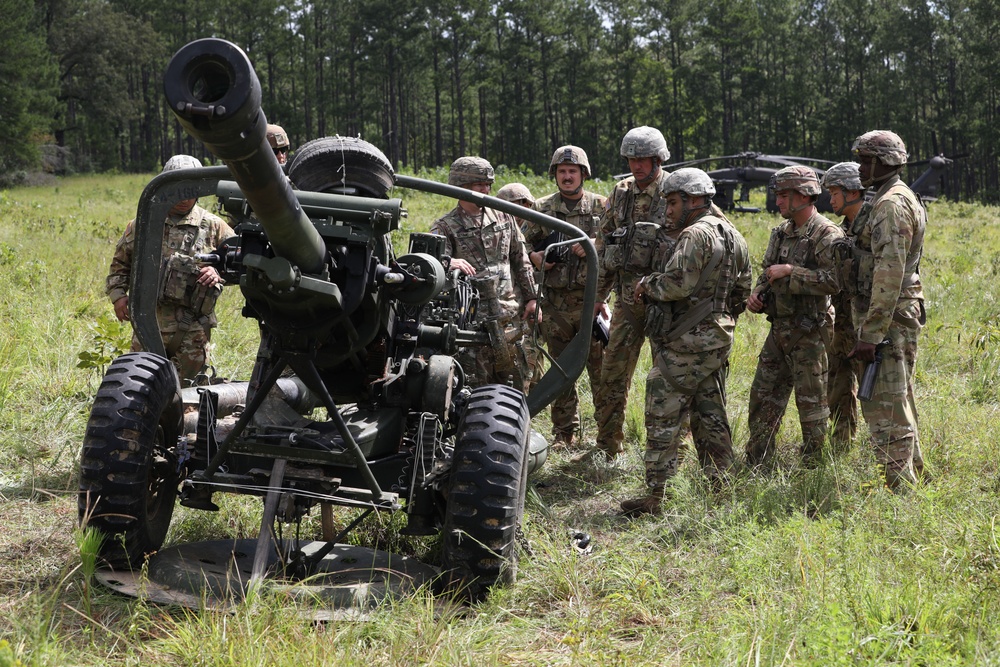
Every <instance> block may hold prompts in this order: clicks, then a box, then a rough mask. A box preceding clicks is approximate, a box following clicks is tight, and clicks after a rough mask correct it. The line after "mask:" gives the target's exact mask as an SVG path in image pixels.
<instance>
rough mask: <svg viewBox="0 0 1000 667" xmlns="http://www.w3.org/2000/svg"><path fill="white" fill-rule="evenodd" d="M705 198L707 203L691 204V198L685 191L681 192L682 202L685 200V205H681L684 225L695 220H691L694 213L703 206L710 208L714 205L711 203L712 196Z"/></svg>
mask: <svg viewBox="0 0 1000 667" xmlns="http://www.w3.org/2000/svg"><path fill="white" fill-rule="evenodd" d="M704 199H705V203H704V204H702V205H701V206H689V205H688V203H689V202H690V201H691V198H690V197H689V196H688V195H686V194H683V193H682V194H681V202H683V206H681V221H682V222H681V224H682V225H684V226H687V225H689V224H691V223H692V222H693V221H692V220H689V218H690V217H691V214H692V213H696V212H697V211H700V210H702V209H703V208H709V207H710V206H711V205H712V203H711V202H712V200H711V198H710V197H705V198H704Z"/></svg>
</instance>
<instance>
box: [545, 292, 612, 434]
mask: <svg viewBox="0 0 1000 667" xmlns="http://www.w3.org/2000/svg"><path fill="white" fill-rule="evenodd" d="M582 309H583V290H579V291H576V290H572V291H571V290H555V289H547V290H546V292H545V297H544V301H543V303H542V333H543V334H544V335H545V345H546V347H547V348H548V350H549V354H551V355H552V357H553V358H558V357H559V355H560V354H562V353H563V350H565V349H566V346H567V345H568V344H569V342H570V341H571V340H573V336H575V335H576V334H577V332H578V331H580V315H581V310H582ZM587 321H588V326H591V325H590V324H589V322H591V319H590V318H588V320H587ZM587 338H588V340H589V341H590V354H589V356H588V357H587V375H588V376H589V377H590V388H591V396H592V397H594V398H595V400H594V406H595V409H596V406H597V400H596V396H595V394H596V393H597V391H598V390H597V388H598V387H600V386H601V358H602V355H603V354H604V348H602V347H601V344H600V343H599V342H597V341H596V340H594V337H593V336H592V335H590V330H589V329H588V330H587ZM578 407H579V397H578V395H577V391H576V384H575V383H574V384H573V385H572V386H571V387H570V389H569V390H568V391H567V392H565V393H564V394H562V395H561V396H559V397H558V398H557V399H556V400H555V401H553V402H552V434H553V435H570V434H572V433H575V432H576V431H577V430H579V428H580V417H579V414H578V412H577V410H578Z"/></svg>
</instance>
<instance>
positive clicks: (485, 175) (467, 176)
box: [448, 155, 494, 186]
mask: <svg viewBox="0 0 1000 667" xmlns="http://www.w3.org/2000/svg"><path fill="white" fill-rule="evenodd" d="M493 179H494V175H493V165H491V164H490V163H489V160H485V159H483V158H481V157H476V156H474V155H466V156H464V157H460V158H458V159H457V160H455V161H454V162H452V163H451V168H450V169H449V170H448V185H458V186H462V185H471V184H473V183H490V184H492V183H493Z"/></svg>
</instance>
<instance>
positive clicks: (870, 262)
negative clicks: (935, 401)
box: [850, 130, 927, 489]
mask: <svg viewBox="0 0 1000 667" xmlns="http://www.w3.org/2000/svg"><path fill="white" fill-rule="evenodd" d="M853 152H854V155H855V157H856V158H857V159H858V162H860V166H859V172H860V176H861V185H863V186H864V187H866V188H867V187H870V188H874V189H875V196H874V197H873V198H872V200H871V203H870V204H865V205H864V206H863V207H862V210H861V212H860V213H859V214H858V217H857V218H855V220H854V223H853V224H852V225H851V236H852V237H853V238H854V267H855V271H856V283H855V285H854V299H853V306H854V309H853V315H854V323H855V326H856V327H857V329H858V342H857V343H856V344H855V346H854V349H853V350H852V351H851V354H850V356H851V357H852V358H854V359H856V360H858V361H859V362H862V363H871V362H872V361H873V360H874V359H875V349H876V346H877V345H878V344H880V343H882V342H884V341H888V343H887V344H886V347H885V349H884V350H882V366H881V369H880V373H879V375H878V379H877V380H876V382H875V390H874V393H873V395H872V400H871V401H861V411H862V413H863V414H864V416H865V421H866V422H868V428H869V430H871V434H872V442H873V444H874V445H875V455H876V459H877V460H878V462H879V464H880V465H881V466H882V467H883V470H884V473H885V481H886V484H887V485H888V486H889V487H890V488H892V489H900V488H905V487H906V486H908V485H911V484H914V483H915V482H916V481H917V479H918V478H919V477H920V476H921V475H922V473H923V468H924V461H923V455H922V454H921V451H920V438H919V436H918V433H917V406H916V403H915V402H914V400H913V372H914V368H915V366H916V363H917V338H918V336H919V334H920V328H921V327H922V326H923V325H924V322H925V321H926V314H925V311H924V293H923V288H922V286H921V284H920V273H919V268H920V256H921V253H922V252H923V244H924V229H925V227H926V225H927V213H926V211H925V210H924V207H923V204H922V203H921V202H920V199H919V198H918V197H917V196H916V195H915V194H914V193H913V191H912V190H910V188H909V187H908V186H907V185H906V184H905V183H903V181H902V180H900V178H899V173H900V171H901V170H902V168H903V165H905V164H906V157H907V155H906V146H905V145H904V144H903V140H902V139H900V138H899V136H897V135H896V134H894V133H892V132H889V131H887V130H874V131H872V132H866V133H865V134H862V135H861V136H860V137H858V138H857V140H856V141H855V142H854V148H853Z"/></svg>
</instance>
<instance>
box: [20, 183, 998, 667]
mask: <svg viewBox="0 0 1000 667" xmlns="http://www.w3.org/2000/svg"><path fill="white" fill-rule="evenodd" d="M429 176H430V177H433V178H437V179H439V180H443V178H444V174H443V172H438V173H434V174H429ZM147 180H148V176H141V175H127V176H112V177H72V178H66V179H61V180H58V181H57V182H56V184H55V185H54V186H52V185H49V186H45V187H34V188H27V187H25V188H17V189H13V190H7V191H3V192H0V321H3V322H4V327H3V328H0V522H2V525H3V526H4V528H5V530H3V531H2V532H0V665H14V664H24V665H64V664H65V665H69V664H72V665H84V664H87V665H137V664H153V665H199V666H200V665H206V666H207V665H213V666H214V665H220V666H221V665H276V664H277V665H292V664H308V665H326V664H331V665H332V664H338V665H339V664H343V665H354V664H365V665H371V664H377V665H410V664H427V665H446V664H456V665H584V664H599V665H630V666H631V665H777V664H786V665H792V664H794V665H824V666H825V665H896V664H907V665H971V664H977V665H988V664H1000V624H998V623H997V622H996V618H998V616H1000V539H998V526H997V517H998V516H1000V502H998V499H997V493H998V490H1000V480H998V460H1000V457H998V444H997V437H996V434H997V433H998V432H1000V410H998V408H1000V299H998V289H997V286H996V285H997V281H998V274H1000V232H998V226H1000V210H998V209H996V208H991V207H982V206H976V205H971V204H957V203H947V202H938V203H935V204H932V205H931V208H930V223H929V227H928V230H927V236H926V245H925V255H924V260H923V262H922V265H921V277H922V279H923V282H924V284H925V290H926V296H927V312H928V322H927V327H926V328H925V329H924V330H923V334H922V336H921V340H920V358H919V361H918V373H917V386H916V392H917V405H918V408H919V411H920V434H921V442H922V445H923V448H924V450H925V459H926V460H927V462H928V464H929V465H930V467H931V472H932V474H933V481H932V482H931V483H929V484H927V485H924V486H921V487H919V488H916V489H914V490H913V491H912V492H911V493H909V494H907V495H893V494H891V493H889V492H887V491H886V490H885V489H884V488H882V486H881V483H880V480H879V477H878V474H877V471H876V468H875V465H874V460H873V456H872V454H871V446H870V442H869V437H868V434H867V431H866V430H865V429H864V427H863V428H862V433H861V434H860V436H859V438H858V440H857V442H856V443H855V444H854V447H853V448H852V449H851V450H850V451H849V452H846V453H844V454H842V455H839V456H837V457H832V456H830V457H828V459H827V460H826V462H825V464H824V465H822V466H820V467H819V468H817V469H815V470H807V469H803V468H802V467H801V466H800V465H799V462H798V460H797V455H796V454H795V452H796V451H797V447H798V444H799V428H798V423H797V418H796V415H795V410H794V406H790V408H789V414H788V415H786V418H785V422H784V426H783V428H782V429H781V431H780V432H779V434H778V443H779V447H780V452H779V463H778V466H777V469H776V470H775V471H774V472H773V473H772V474H770V475H761V474H757V473H753V472H749V471H742V472H740V473H739V474H737V475H736V477H735V478H734V479H733V481H732V483H731V484H730V485H729V486H727V487H726V488H725V489H723V490H721V491H713V490H712V489H711V488H710V487H709V486H708V485H707V484H706V483H705V482H704V480H703V478H702V476H701V474H700V472H699V470H698V468H697V465H696V460H695V457H694V456H693V452H691V453H690V455H689V456H688V457H687V461H686V462H685V463H684V465H683V466H682V469H681V473H680V475H679V477H678V478H677V480H676V484H675V487H674V494H673V497H672V498H671V499H670V500H668V501H667V504H666V512H665V515H664V516H662V517H658V518H651V517H650V518H642V519H637V520H627V519H624V518H622V517H621V516H620V515H619V513H618V511H617V509H618V503H619V502H620V501H621V500H622V499H623V498H626V497H629V496H632V495H634V494H636V493H637V492H639V491H640V490H641V488H642V461H641V451H642V446H643V438H644V436H643V418H642V408H643V396H644V390H643V389H644V387H643V385H644V376H645V373H646V372H647V371H648V368H649V357H648V353H644V356H643V359H642V361H641V362H640V368H639V371H638V372H637V374H636V378H635V383H634V385H633V386H634V391H633V394H632V397H631V401H630V403H629V406H628V409H627V415H626V424H627V448H628V451H627V453H626V455H625V456H623V457H620V458H619V459H618V460H616V461H615V462H613V463H598V464H592V465H574V464H571V463H570V461H569V456H568V455H567V454H565V453H562V452H554V453H552V455H551V456H550V458H549V461H548V463H547V464H546V465H545V467H543V468H542V469H541V470H540V471H539V472H538V473H537V474H536V475H535V476H534V477H533V478H532V480H531V486H532V489H531V492H530V493H529V501H528V510H527V514H526V517H525V531H526V534H527V536H528V538H529V539H530V541H531V546H532V552H533V555H531V556H527V555H525V556H524V557H523V558H522V560H521V563H520V567H519V577H518V581H517V582H516V583H515V584H514V585H512V586H510V587H508V588H506V589H503V590H497V591H494V592H493V593H492V594H491V595H490V597H489V598H488V600H487V601H485V602H484V603H482V604H480V605H478V606H476V607H474V608H471V609H470V608H465V607H461V606H458V605H454V604H451V603H449V601H447V600H442V599H440V598H437V599H436V598H434V597H432V596H431V595H430V594H429V593H427V592H426V591H421V592H420V593H418V594H417V595H415V596H413V597H410V598H407V599H403V600H397V601H394V602H391V603H387V604H386V605H384V606H383V607H380V608H379V609H377V610H376V611H375V612H374V614H373V616H372V618H371V619H370V620H369V621H367V622H355V621H330V622H326V623H322V624H318V625H316V624H310V623H308V622H304V621H302V620H301V618H300V617H299V616H298V615H297V614H295V613H292V612H291V611H289V610H288V609H287V605H288V602H287V601H286V600H284V599H282V598H280V597H269V596H267V595H264V596H262V597H261V599H260V600H259V601H258V602H257V603H256V604H255V605H253V606H249V605H248V606H245V607H240V608H237V609H235V610H233V611H232V612H230V613H220V612H213V611H207V610H205V611H191V610H182V609H177V608H173V607H167V606H156V605H152V604H148V603H146V602H142V601H137V600H133V599H129V598H123V597H120V596H118V595H117V594H114V593H111V592H110V591H108V590H106V589H104V588H102V587H100V586H92V585H91V583H90V582H91V580H90V576H91V573H90V566H89V565H88V562H89V561H88V560H86V559H87V558H88V554H92V552H93V549H94V545H93V544H92V543H91V542H90V541H89V539H88V538H87V537H86V533H82V532H78V529H77V511H76V489H77V465H78V458H79V449H80V444H81V441H82V438H83V432H84V428H85V424H86V420H87V416H88V413H89V409H90V402H91V399H92V397H93V395H94V393H95V391H96V388H97V386H98V384H99V381H100V369H101V366H103V365H105V364H106V362H105V361H104V357H107V356H110V354H111V353H113V352H117V351H118V350H120V349H122V345H123V344H124V343H123V341H122V338H121V337H119V336H118V334H117V333H116V331H115V330H114V328H112V327H111V324H113V323H111V322H110V321H109V320H108V319H107V318H108V315H109V313H110V312H111V305H110V304H109V303H108V301H107V299H106V298H105V296H104V293H103V285H104V277H105V274H106V272H107V268H108V262H109V260H110V257H111V253H112V251H113V249H114V244H115V242H116V240H117V239H118V237H119V235H120V234H121V232H122V230H123V228H124V225H125V222H126V221H127V220H129V219H130V218H132V217H134V214H135V204H136V201H137V199H138V195H139V193H140V192H141V190H142V188H143V186H144V185H145V183H146V181H147ZM510 181H521V182H524V183H525V184H527V185H528V186H529V187H530V188H531V189H532V191H533V192H534V193H535V194H536V195H542V194H545V193H548V192H551V191H552V190H553V186H552V183H551V181H549V180H548V179H546V178H544V177H539V176H535V175H533V174H530V173H524V172H519V171H517V170H511V169H504V170H499V177H498V183H497V186H499V185H502V184H503V183H506V182H510ZM591 186H592V187H593V189H595V190H597V191H599V192H602V193H605V194H606V193H607V192H608V190H609V189H610V187H611V183H608V182H603V183H593V184H591ZM395 194H396V195H398V196H401V197H402V198H403V199H404V202H405V204H406V205H407V208H408V210H409V217H408V218H407V219H406V220H405V221H404V224H403V230H401V232H400V233H399V234H398V235H397V238H396V239H395V242H396V244H397V248H400V249H403V248H402V247H401V246H405V239H406V233H408V232H410V231H424V230H426V229H427V227H428V226H429V224H430V222H431V221H432V220H433V219H434V218H435V217H436V216H438V215H440V214H442V213H444V212H445V211H447V210H448V209H449V208H450V207H451V206H452V205H453V204H452V203H449V202H446V201H441V200H437V199H434V198H432V197H430V196H425V195H421V194H419V193H414V192H410V191H404V192H401V193H400V192H397V193H395ZM203 203H206V202H204V201H203ZM759 203H762V202H759ZM732 217H733V220H734V222H735V224H736V225H737V226H738V227H739V228H740V229H741V231H742V232H743V233H744V235H745V236H746V237H747V240H748V242H749V244H750V249H751V252H752V255H753V257H754V263H755V266H756V265H759V261H760V258H761V255H762V253H763V251H764V248H765V246H766V243H767V238H768V233H769V229H770V227H772V226H773V225H775V224H777V222H778V219H777V218H776V217H772V216H770V215H768V214H766V213H761V214H736V215H734V216H732ZM240 307H241V302H240V299H239V294H238V292H237V291H236V290H233V289H227V290H226V293H225V294H224V295H223V298H222V300H221V301H220V306H219V311H220V321H221V325H220V327H219V329H218V330H217V331H216V332H215V335H214V337H213V341H214V344H215V350H214V358H215V362H216V365H217V368H218V371H219V373H220V374H221V375H224V376H227V377H233V378H240V379H245V378H246V377H248V375H249V372H250V368H251V364H252V361H253V358H254V356H255V353H256V345H257V328H256V325H255V324H254V323H253V322H250V321H247V320H244V319H242V318H241V317H240V316H239V310H240ZM765 334H766V322H765V321H764V320H763V318H760V317H757V316H752V315H746V316H744V317H742V318H741V319H740V322H739V324H738V327H737V334H736V341H735V345H734V348H733V356H732V360H731V372H730V377H729V387H728V394H729V410H730V416H731V419H732V426H733V434H734V440H735V441H736V443H737V448H738V450H740V449H741V447H742V445H743V443H744V442H745V440H746V433H747V429H746V403H747V396H748V392H749V388H750V382H751V380H752V377H753V372H754V368H755V364H756V356H757V352H758V350H759V349H760V347H761V345H762V344H763V341H764V336H765ZM124 342H127V332H126V336H125V341H124ZM88 352H89V353H93V355H94V356H93V357H90V358H91V359H92V361H93V363H92V364H91V366H92V367H89V368H81V367H80V362H81V359H82V358H83V357H81V354H82V353H88ZM581 387H582V391H581V396H582V397H583V403H582V406H581V412H582V416H583V420H584V423H585V427H584V441H585V443H587V444H592V443H593V438H594V428H593V425H592V414H593V406H592V405H591V403H590V393H589V388H588V387H587V386H586V380H583V381H582V382H581ZM535 427H536V428H537V429H539V430H541V431H543V432H547V431H548V428H549V423H548V419H547V417H546V416H545V415H540V416H539V417H538V418H537V419H536V423H535ZM738 453H740V454H741V453H742V452H741V451H738ZM218 500H220V501H221V503H220V504H221V505H222V510H221V511H220V512H218V513H214V514H212V513H204V512H198V511H194V510H187V509H183V508H180V507H178V509H177V512H176V513H175V517H174V522H173V525H172V528H171V532H170V534H169V536H168V543H179V542H188V541H192V540H200V539H219V538H223V537H251V536H253V535H255V534H256V532H257V530H258V528H259V520H260V518H259V517H260V503H259V501H257V500H254V499H247V498H240V497H232V496H220V497H218ZM351 517H352V515H351V514H349V513H344V514H341V513H338V514H337V515H336V521H337V522H338V525H340V526H343V525H345V524H346V523H347V522H348V521H350V519H351ZM398 521H399V517H382V518H381V522H379V521H370V522H368V523H367V524H365V525H363V526H362V527H361V528H360V529H359V530H358V531H356V532H355V533H354V534H353V535H352V536H351V540H353V541H355V542H357V543H361V544H367V545H377V546H380V547H383V548H388V549H390V550H393V551H398V552H402V553H407V554H414V555H418V556H420V557H425V556H426V557H432V556H433V553H434V549H435V544H434V542H433V540H421V539H417V538H406V539H404V538H400V537H399V536H398V535H397V534H396V529H397V528H398V526H399V524H398ZM288 530H291V528H288ZM319 530H320V528H319V521H318V518H317V517H309V518H308V519H307V520H306V522H305V523H304V525H303V526H302V532H303V534H304V535H305V536H308V537H311V538H312V537H316V536H317V535H318V533H319ZM574 532H586V533H588V534H589V535H590V536H591V540H592V542H591V543H592V545H593V549H592V551H591V552H590V553H589V554H581V553H580V552H579V551H578V550H577V549H576V548H574V546H573V543H572V541H571V539H570V535H571V534H572V533H574Z"/></svg>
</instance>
